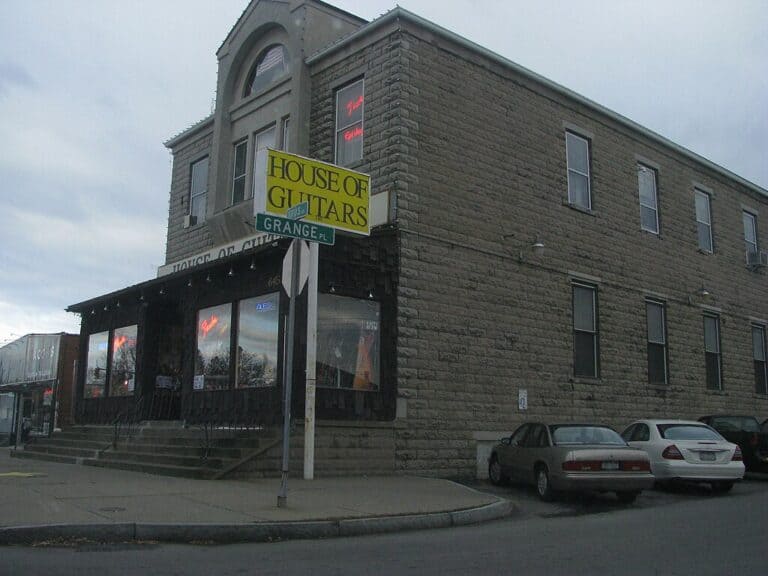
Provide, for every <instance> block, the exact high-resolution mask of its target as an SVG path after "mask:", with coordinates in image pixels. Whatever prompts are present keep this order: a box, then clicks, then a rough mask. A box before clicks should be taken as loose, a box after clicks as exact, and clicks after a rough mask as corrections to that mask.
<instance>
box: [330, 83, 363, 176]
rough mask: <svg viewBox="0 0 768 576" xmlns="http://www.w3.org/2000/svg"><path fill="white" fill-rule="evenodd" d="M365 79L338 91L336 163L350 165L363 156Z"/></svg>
mask: <svg viewBox="0 0 768 576" xmlns="http://www.w3.org/2000/svg"><path fill="white" fill-rule="evenodd" d="M364 108H365V96H364V90H363V79H362V78H361V79H360V80H357V81H356V82H353V83H352V84H349V85H347V86H345V87H344V88H341V89H340V90H339V91H338V92H336V164H339V165H341V166H348V165H349V164H352V163H353V162H357V161H358V160H361V159H362V157H363V110H364Z"/></svg>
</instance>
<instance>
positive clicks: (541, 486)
mask: <svg viewBox="0 0 768 576" xmlns="http://www.w3.org/2000/svg"><path fill="white" fill-rule="evenodd" d="M536 493H537V494H538V495H539V498H541V499H542V500H543V501H544V502H551V501H552V500H554V499H555V491H554V490H553V489H552V485H551V484H550V483H549V470H547V467H546V466H543V465H542V466H539V467H538V468H536Z"/></svg>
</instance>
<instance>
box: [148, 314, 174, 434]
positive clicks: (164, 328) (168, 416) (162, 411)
mask: <svg viewBox="0 0 768 576" xmlns="http://www.w3.org/2000/svg"><path fill="white" fill-rule="evenodd" d="M153 324H154V326H153V330H152V335H153V338H152V340H153V343H152V344H153V345H152V354H151V356H152V358H151V361H150V362H149V376H150V377H149V378H148V379H147V380H148V382H147V387H146V389H145V390H144V403H145V407H144V410H143V412H144V414H145V419H147V420H178V419H179V418H180V417H181V376H182V361H183V350H184V348H183V339H182V334H183V329H182V322H181V318H180V315H179V314H178V313H177V311H176V310H172V309H167V308H166V309H165V310H163V313H162V314H158V316H157V318H156V322H153Z"/></svg>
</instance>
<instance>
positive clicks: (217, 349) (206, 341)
mask: <svg viewBox="0 0 768 576" xmlns="http://www.w3.org/2000/svg"><path fill="white" fill-rule="evenodd" d="M231 329H232V304H220V305H218V306H212V307H210V308H203V309H202V310H200V311H199V312H198V313H197V350H196V353H195V377H194V381H193V388H194V389H195V390H222V389H226V388H229V351H230V340H231V333H232V332H231Z"/></svg>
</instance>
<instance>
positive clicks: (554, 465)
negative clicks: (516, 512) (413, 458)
mask: <svg viewBox="0 0 768 576" xmlns="http://www.w3.org/2000/svg"><path fill="white" fill-rule="evenodd" d="M488 476H489V478H490V479H491V482H493V483H494V484H502V483H504V482H506V481H507V480H514V481H518V482H524V483H528V484H533V485H534V486H536V491H537V493H538V495H539V497H540V498H541V499H542V500H551V499H553V498H554V497H555V495H556V493H557V492H558V491H561V490H577V491H581V490H595V491H599V492H616V495H617V497H618V498H619V500H621V501H622V502H633V501H634V500H635V498H636V497H637V495H638V494H639V493H640V492H641V491H642V490H644V489H646V488H650V487H651V486H652V485H653V482H654V478H653V475H652V474H651V466H650V462H649V460H648V455H647V454H646V453H645V452H644V451H643V450H639V449H636V448H631V447H629V446H627V443H626V442H625V441H624V440H623V439H622V438H621V436H619V434H618V433H617V432H616V431H615V430H613V429H612V428H609V427H608V426H601V425H597V424H543V423H539V422H529V423H527V424H523V425H522V426H520V427H519V428H518V429H517V430H516V431H515V432H514V433H513V434H512V436H510V437H508V438H503V439H502V440H501V441H500V442H499V443H498V444H497V445H496V446H495V447H494V448H493V450H492V451H491V456H490V458H489V461H488Z"/></svg>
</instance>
